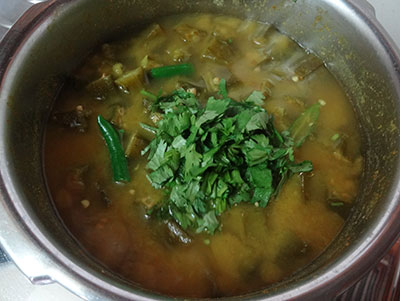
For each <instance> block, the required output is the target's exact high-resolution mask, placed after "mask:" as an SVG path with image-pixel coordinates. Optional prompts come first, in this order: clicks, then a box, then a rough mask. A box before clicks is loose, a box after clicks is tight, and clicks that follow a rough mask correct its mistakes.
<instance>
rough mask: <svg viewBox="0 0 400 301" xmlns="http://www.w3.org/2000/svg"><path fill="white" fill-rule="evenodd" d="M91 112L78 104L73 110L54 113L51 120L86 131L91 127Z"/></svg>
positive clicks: (82, 131)
mask: <svg viewBox="0 0 400 301" xmlns="http://www.w3.org/2000/svg"><path fill="white" fill-rule="evenodd" d="M91 114H92V112H91V111H88V110H85V109H84V108H83V107H82V106H77V107H76V108H75V110H73V111H69V112H57V113H54V114H53V115H52V116H51V121H52V122H54V123H56V124H59V125H61V126H63V127H68V128H71V129H76V130H78V131H79V132H81V133H84V132H86V130H87V128H88V127H89V122H88V118H89V116H90V115H91Z"/></svg>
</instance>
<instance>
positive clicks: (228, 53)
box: [203, 38, 234, 64]
mask: <svg viewBox="0 0 400 301" xmlns="http://www.w3.org/2000/svg"><path fill="white" fill-rule="evenodd" d="M233 56H234V51H233V49H232V44H229V43H228V42H226V41H224V40H220V39H217V38H213V39H212V40H211V43H210V46H209V47H208V48H207V49H206V50H205V52H204V54H203V57H204V58H206V59H209V60H212V61H214V62H217V63H222V64H228V63H229V62H230V61H231V60H232V58H233Z"/></svg>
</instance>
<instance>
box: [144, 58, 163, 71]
mask: <svg viewBox="0 0 400 301" xmlns="http://www.w3.org/2000/svg"><path fill="white" fill-rule="evenodd" d="M140 66H141V67H142V68H143V70H145V71H148V70H150V69H152V68H156V67H160V66H161V64H159V63H157V62H156V61H155V60H153V59H152V58H151V57H149V56H148V55H146V56H145V57H144V58H143V59H142V60H141V61H140Z"/></svg>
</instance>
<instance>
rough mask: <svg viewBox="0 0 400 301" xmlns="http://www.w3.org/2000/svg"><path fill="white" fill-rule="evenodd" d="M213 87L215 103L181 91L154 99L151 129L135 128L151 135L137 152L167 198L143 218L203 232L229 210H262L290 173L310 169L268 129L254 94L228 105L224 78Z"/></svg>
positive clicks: (211, 229) (289, 144)
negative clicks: (152, 216)
mask: <svg viewBox="0 0 400 301" xmlns="http://www.w3.org/2000/svg"><path fill="white" fill-rule="evenodd" d="M219 84H220V86H219V88H220V91H219V93H218V94H219V95H220V96H221V98H220V99H216V98H214V97H210V98H209V99H208V102H207V104H206V105H205V107H202V106H201V105H200V103H199V102H198V100H197V99H196V98H195V96H194V95H193V94H192V93H188V92H187V91H185V90H183V89H180V90H177V91H175V92H174V93H173V94H172V95H170V96H167V97H162V98H159V99H158V100H157V101H156V102H155V104H154V105H153V108H154V109H156V110H159V111H161V113H163V118H162V119H161V120H160V121H159V122H158V123H157V128H153V127H150V126H147V125H143V124H142V127H144V128H146V129H148V130H150V131H154V132H155V138H154V139H153V140H152V141H151V142H150V144H149V145H148V146H147V148H146V149H145V150H144V151H143V152H142V154H145V153H147V152H148V153H149V155H148V160H149V161H148V164H147V168H148V169H150V173H149V174H148V179H149V181H150V182H151V184H152V185H153V186H154V187H155V188H156V189H161V188H163V189H164V191H165V192H166V194H167V195H168V197H167V198H165V199H164V200H162V201H161V202H160V203H158V204H157V205H156V206H155V207H154V208H152V211H151V212H152V213H156V214H157V215H158V216H159V217H161V218H163V219H174V220H175V221H176V222H177V223H178V224H179V225H180V226H181V227H182V228H183V229H184V230H186V229H188V228H192V229H194V230H196V231H197V232H203V231H206V232H208V233H210V234H213V233H214V232H215V230H217V229H218V227H219V220H218V217H219V216H220V215H221V214H222V213H223V212H224V211H226V210H228V209H229V208H231V207H232V206H233V205H235V204H238V203H241V202H248V203H252V204H255V205H256V206H257V205H258V206H260V207H265V206H266V205H267V204H268V201H269V200H270V198H271V197H275V196H276V195H277V194H278V193H279V190H280V187H281V186H282V185H283V183H284V182H285V180H286V179H288V178H289V177H290V175H291V174H293V173H300V172H308V171H311V170H312V163H311V162H309V161H304V162H300V163H295V162H294V157H293V140H292V139H291V138H290V137H289V136H288V132H282V133H279V132H278V131H277V130H276V129H275V128H274V125H273V118H272V117H271V116H270V115H269V114H268V113H267V112H266V111H265V110H264V109H263V108H262V107H261V106H260V104H262V103H263V100H264V98H265V97H264V95H263V94H262V93H261V92H253V93H252V94H251V95H250V96H249V97H248V98H247V99H246V100H245V101H243V102H236V101H234V100H232V99H230V98H229V97H228V92H227V91H226V81H225V79H221V81H220V83H219Z"/></svg>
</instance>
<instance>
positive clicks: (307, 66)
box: [294, 54, 324, 80]
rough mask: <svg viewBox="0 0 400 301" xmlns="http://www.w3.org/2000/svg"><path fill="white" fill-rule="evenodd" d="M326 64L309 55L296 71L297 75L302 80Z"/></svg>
mask: <svg viewBox="0 0 400 301" xmlns="http://www.w3.org/2000/svg"><path fill="white" fill-rule="evenodd" d="M323 64H324V63H323V62H322V61H321V60H320V59H319V58H317V57H316V56H315V55H313V54H309V55H307V57H306V58H305V59H304V60H302V61H301V62H300V63H299V64H298V66H297V67H296V69H295V71H294V72H295V73H296V75H297V76H298V77H299V79H300V80H303V79H304V78H305V77H307V76H308V75H310V74H311V73H312V72H314V71H315V70H317V69H318V68H319V67H321V66H322V65H323Z"/></svg>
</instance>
